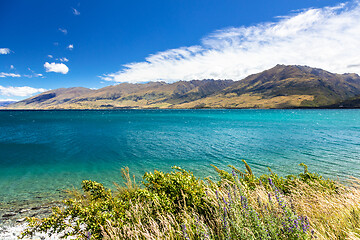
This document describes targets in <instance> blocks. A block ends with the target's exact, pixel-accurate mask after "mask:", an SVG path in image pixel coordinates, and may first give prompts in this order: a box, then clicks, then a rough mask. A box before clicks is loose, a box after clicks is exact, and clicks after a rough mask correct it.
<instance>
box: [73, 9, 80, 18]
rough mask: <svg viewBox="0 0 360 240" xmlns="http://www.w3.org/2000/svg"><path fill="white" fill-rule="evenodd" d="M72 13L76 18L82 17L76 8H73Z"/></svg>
mask: <svg viewBox="0 0 360 240" xmlns="http://www.w3.org/2000/svg"><path fill="white" fill-rule="evenodd" d="M72 12H73V14H74V15H76V16H78V15H80V12H79V11H78V10H76V9H75V8H72Z"/></svg>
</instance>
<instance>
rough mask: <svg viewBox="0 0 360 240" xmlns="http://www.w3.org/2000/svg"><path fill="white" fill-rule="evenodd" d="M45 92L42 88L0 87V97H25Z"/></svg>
mask: <svg viewBox="0 0 360 240" xmlns="http://www.w3.org/2000/svg"><path fill="white" fill-rule="evenodd" d="M45 91H47V90H46V89H44V88H32V87H27V86H25V87H11V86H10V87H4V86H0V95H4V96H18V97H27V96H30V95H33V94H35V93H41V92H45Z"/></svg>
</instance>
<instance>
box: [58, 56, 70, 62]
mask: <svg viewBox="0 0 360 240" xmlns="http://www.w3.org/2000/svg"><path fill="white" fill-rule="evenodd" d="M58 60H59V61H60V62H68V61H69V59H67V58H66V57H63V58H59V59H58Z"/></svg>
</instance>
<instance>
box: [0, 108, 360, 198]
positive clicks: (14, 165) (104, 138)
mask: <svg viewBox="0 0 360 240" xmlns="http://www.w3.org/2000/svg"><path fill="white" fill-rule="evenodd" d="M241 159H245V160H246V161H247V162H248V163H249V165H250V166H251V167H252V169H253V171H254V172H255V174H261V173H266V172H267V171H268V170H267V167H270V168H271V169H272V170H273V171H274V172H277V173H279V174H281V175H286V174H294V173H295V174H296V173H299V172H300V171H302V168H301V167H299V166H298V164H299V163H301V162H304V163H305V164H307V165H308V166H309V170H310V171H314V172H318V173H320V174H323V175H324V176H325V177H329V178H333V179H340V180H346V179H347V178H348V177H349V176H355V177H360V164H359V163H360V110H116V111H0V202H2V203H9V202H14V201H32V200H37V201H47V200H49V199H52V198H54V199H56V198H57V197H58V196H59V194H60V193H61V192H62V190H63V189H70V188H72V187H75V188H78V187H80V184H81V181H82V180H84V179H91V180H95V181H99V182H101V183H104V184H105V185H106V186H112V182H114V181H117V182H121V174H120V169H121V168H122V167H125V166H128V167H129V168H130V172H131V173H132V174H135V176H136V179H137V180H138V182H140V181H141V176H142V175H143V174H144V173H145V172H146V171H153V170H154V169H157V170H163V171H170V170H171V166H174V165H176V166H180V167H182V168H185V169H186V170H191V171H193V172H194V173H195V175H196V176H198V177H207V176H210V175H214V174H215V171H214V170H213V168H212V167H211V166H210V164H214V165H216V166H218V167H220V168H224V169H226V168H227V165H229V164H231V165H234V166H237V167H239V168H241V169H243V164H242V163H241Z"/></svg>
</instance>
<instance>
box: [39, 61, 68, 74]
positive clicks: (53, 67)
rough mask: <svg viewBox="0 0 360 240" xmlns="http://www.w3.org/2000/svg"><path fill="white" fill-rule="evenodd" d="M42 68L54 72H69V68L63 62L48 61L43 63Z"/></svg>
mask: <svg viewBox="0 0 360 240" xmlns="http://www.w3.org/2000/svg"><path fill="white" fill-rule="evenodd" d="M44 68H45V70H46V72H56V73H62V74H67V73H68V72H69V68H68V67H67V66H66V65H65V64H63V63H54V62H53V63H48V62H46V63H45V64H44Z"/></svg>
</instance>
